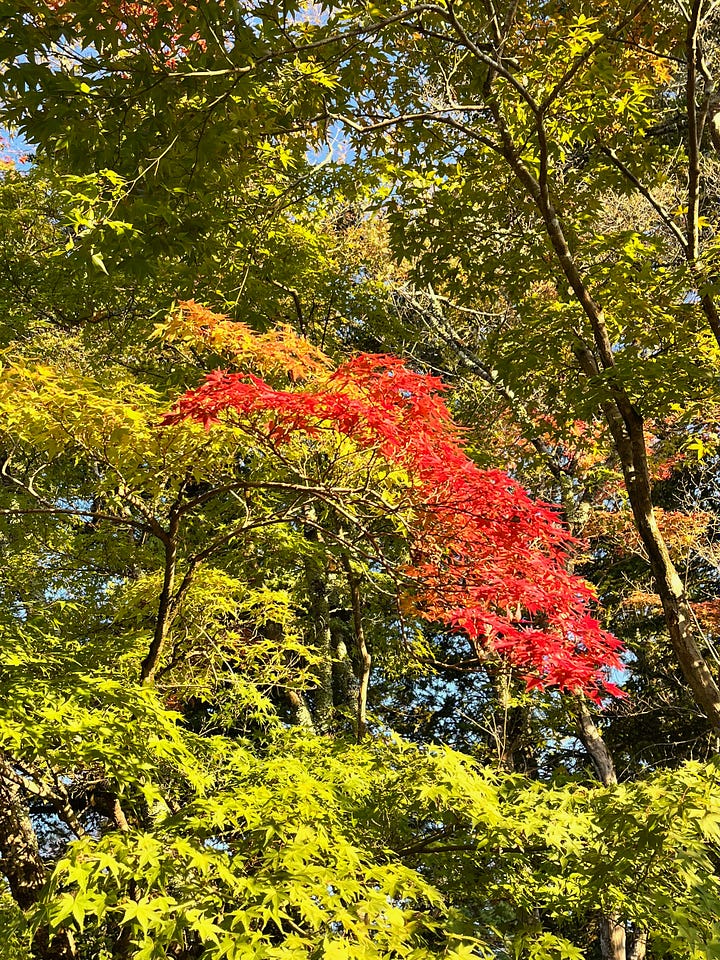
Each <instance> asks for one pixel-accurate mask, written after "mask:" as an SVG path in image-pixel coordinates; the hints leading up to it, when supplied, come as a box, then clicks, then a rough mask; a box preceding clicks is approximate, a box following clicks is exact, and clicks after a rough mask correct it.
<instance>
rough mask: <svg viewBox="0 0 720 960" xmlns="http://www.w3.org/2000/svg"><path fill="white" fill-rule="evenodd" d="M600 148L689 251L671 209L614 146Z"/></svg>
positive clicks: (682, 246) (682, 248)
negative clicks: (621, 157) (639, 176)
mask: <svg viewBox="0 0 720 960" xmlns="http://www.w3.org/2000/svg"><path fill="white" fill-rule="evenodd" d="M600 150H601V152H602V153H604V154H605V156H606V157H608V158H609V159H610V161H611V162H612V163H613V165H614V166H615V167H617V169H618V170H619V171H620V172H621V173H622V175H623V176H624V177H625V178H626V180H629V181H630V183H631V184H632V185H633V186H634V187H635V188H636V189H637V190H638V191H639V193H641V194H642V196H643V197H645V199H646V200H647V202H648V203H649V204H650V206H651V207H652V208H653V210H654V211H655V213H657V215H658V216H659V217H660V219H661V220H662V221H663V223H664V224H665V226H666V227H667V228H668V229H669V230H670V232H671V233H672V235H673V236H674V237H675V239H676V240H677V242H678V244H679V246H680V249H681V250H682V251H683V253H686V252H687V245H688V240H687V238H686V237H684V236H683V233H682V230H681V229H680V228H679V227H678V225H677V224H676V223H675V221H674V220H673V219H672V216H671V214H670V211H669V210H668V209H667V207H665V206H663V204H662V203H660V201H659V200H658V199H657V198H656V197H655V196H653V194H652V192H651V191H650V190H649V189H648V188H647V187H646V186H645V184H644V183H642V182H641V181H640V180H639V179H638V178H637V177H636V176H635V174H634V173H633V172H632V170H631V169H630V168H629V167H628V166H627V164H626V163H624V162H623V161H622V160H621V159H620V157H619V156H618V155H617V153H616V152H615V150H613V149H612V147H606V146H605V145H604V144H601V145H600Z"/></svg>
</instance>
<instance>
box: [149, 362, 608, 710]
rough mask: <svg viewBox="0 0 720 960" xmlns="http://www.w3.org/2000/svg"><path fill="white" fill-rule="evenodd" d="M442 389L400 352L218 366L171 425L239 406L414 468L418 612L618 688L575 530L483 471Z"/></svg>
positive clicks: (578, 688) (532, 668)
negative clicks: (245, 369)
mask: <svg viewBox="0 0 720 960" xmlns="http://www.w3.org/2000/svg"><path fill="white" fill-rule="evenodd" d="M443 392H444V386H443V384H442V382H441V381H440V380H439V379H438V378H437V377H433V376H428V375H425V374H418V373H415V372H413V371H411V370H408V369H407V367H406V366H405V365H404V364H403V362H402V361H401V360H399V359H398V358H396V357H392V356H384V355H374V354H361V355H359V356H357V357H355V358H354V359H351V360H349V361H347V362H346V363H343V364H342V365H341V366H340V367H338V368H337V369H336V370H335V371H334V372H328V373H327V374H326V375H325V376H321V377H320V378H318V379H316V380H315V382H314V383H313V385H312V387H308V386H305V387H304V388H303V389H296V390H280V389H275V388H274V387H273V386H271V385H270V384H269V383H267V382H266V381H265V380H263V379H261V378H259V377H257V376H255V375H253V374H250V373H226V372H222V371H215V372H214V373H211V374H210V375H209V376H207V378H206V380H205V382H204V383H203V384H202V385H201V386H200V387H198V388H197V389H195V390H191V391H189V392H188V393H186V394H185V395H184V396H183V397H181V398H180V400H179V402H178V403H177V405H176V407H175V409H174V411H173V412H172V413H170V414H168V416H167V417H166V418H165V420H164V423H165V424H171V423H175V422H178V421H181V420H184V419H186V418H192V419H194V420H196V421H199V422H201V423H204V424H205V426H206V427H207V428H210V426H211V425H212V424H214V423H218V422H219V421H220V417H221V415H222V414H224V413H227V412H228V411H232V412H233V413H234V415H235V417H236V418H237V419H238V421H239V422H241V423H245V424H247V425H248V426H250V425H252V427H253V429H254V430H258V429H261V430H262V431H263V433H264V435H265V436H266V437H267V439H268V440H269V441H271V443H273V444H274V445H282V444H283V443H284V442H285V441H286V440H287V439H288V438H289V437H291V436H293V435H296V434H298V433H300V434H304V435H306V436H317V435H318V434H319V432H320V431H323V430H333V431H336V432H337V433H339V434H342V435H344V436H346V437H349V438H352V440H353V441H354V442H355V443H356V444H357V445H358V446H359V447H360V448H363V449H368V448H373V449H374V450H376V451H377V453H378V455H380V456H381V457H383V458H384V459H385V460H386V461H387V462H388V463H389V464H392V465H397V466H399V467H401V468H402V469H403V470H405V471H406V472H407V474H408V475H409V477H410V479H411V480H412V483H411V484H410V485H409V486H408V488H407V493H406V496H407V500H408V506H409V507H410V508H411V515H412V516H413V518H414V519H413V521H412V529H411V532H410V552H411V557H412V564H411V566H409V567H408V569H407V571H406V573H407V576H408V578H409V580H410V582H411V583H412V584H413V585H414V589H413V594H412V605H413V609H414V611H415V612H416V613H417V614H418V615H419V616H421V617H423V618H425V619H427V620H429V621H432V622H434V623H438V624H441V625H443V626H444V627H446V628H448V629H450V630H455V631H462V632H464V633H465V634H466V635H467V637H468V638H469V640H470V641H471V643H472V644H473V645H474V648H475V650H476V652H477V655H478V657H479V658H482V657H483V656H485V655H486V654H487V652H488V651H496V652H498V653H501V654H503V655H504V656H506V657H507V658H508V659H509V660H510V661H511V662H512V663H513V664H514V665H516V666H517V667H518V668H519V669H520V670H521V671H522V673H523V675H524V676H525V678H526V682H527V684H528V686H529V687H540V688H545V687H548V686H553V687H558V688H560V689H562V690H567V691H574V692H583V693H585V694H586V695H588V696H590V697H591V698H593V699H595V700H597V699H598V698H599V697H600V695H601V693H602V692H603V691H605V692H607V693H613V694H617V693H619V691H618V690H617V688H616V687H614V686H613V685H612V684H610V683H609V682H607V679H606V676H605V671H606V670H607V669H608V668H616V669H617V668H621V662H620V659H619V651H620V643H619V641H618V640H617V639H616V638H615V637H613V636H612V635H611V634H609V633H607V632H606V631H604V630H603V629H602V628H601V626H600V624H599V623H598V621H597V620H596V619H595V618H594V617H592V616H591V614H590V612H589V604H590V603H591V601H592V599H593V592H592V589H591V588H590V586H589V585H588V584H587V583H585V582H584V581H583V580H582V579H580V578H579V577H577V576H575V575H573V574H572V573H570V572H569V571H568V570H567V566H566V562H567V551H568V549H569V547H570V546H571V545H572V543H573V540H572V538H571V537H570V535H569V534H568V532H567V531H566V529H565V528H564V527H563V525H562V523H561V521H560V518H559V517H558V515H557V513H556V511H555V510H554V509H553V508H552V507H551V506H549V505H547V504H543V503H539V502H537V501H534V500H532V499H531V498H530V497H529V496H528V495H527V494H526V493H525V491H524V490H523V489H522V487H521V486H520V485H519V484H518V483H516V482H515V481H514V480H512V479H511V478H510V477H508V476H507V475H506V474H504V473H502V472H500V471H497V470H481V469H479V468H478V467H477V466H476V464H475V463H474V462H473V461H472V460H471V459H470V458H469V457H468V455H467V454H466V453H465V451H464V450H463V447H462V432H461V430H460V429H459V428H458V427H457V425H456V424H454V422H453V420H452V417H451V415H450V412H449V410H448V408H447V405H446V404H445V402H444V400H443Z"/></svg>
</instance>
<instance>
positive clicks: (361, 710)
mask: <svg viewBox="0 0 720 960" xmlns="http://www.w3.org/2000/svg"><path fill="white" fill-rule="evenodd" d="M343 565H344V567H345V572H346V573H347V577H348V584H349V586H350V600H351V602H352V612H353V626H354V628H355V643H356V646H357V655H358V666H359V671H360V676H359V681H360V683H359V689H358V699H357V724H356V727H357V731H356V732H357V740H358V743H360V741H361V740H362V739H363V737H364V736H365V733H366V732H367V698H368V687H369V685H370V667H371V665H372V657H371V656H370V651H369V650H368V646H367V642H366V640H365V628H364V626H363V620H362V602H361V598H360V580H359V579H358V577H357V576H356V574H355V572H354V571H353V569H352V565H351V563H350V560H349V559H348V557H343Z"/></svg>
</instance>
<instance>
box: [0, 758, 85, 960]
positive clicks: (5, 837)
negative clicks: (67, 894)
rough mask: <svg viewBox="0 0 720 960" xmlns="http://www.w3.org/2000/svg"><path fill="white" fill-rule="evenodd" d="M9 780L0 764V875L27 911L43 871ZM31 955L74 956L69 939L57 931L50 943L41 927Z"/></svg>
mask: <svg viewBox="0 0 720 960" xmlns="http://www.w3.org/2000/svg"><path fill="white" fill-rule="evenodd" d="M13 780H14V778H13V771H12V767H11V766H10V765H9V763H8V761H6V760H0V871H2V874H3V876H4V877H5V879H6V880H7V883H8V887H9V888H10V894H11V895H12V898H13V899H14V901H15V902H16V903H17V905H18V906H19V907H20V909H21V910H24V911H27V910H30V909H31V908H32V907H33V906H35V904H36V903H37V902H38V900H39V899H40V895H41V893H42V890H43V887H44V886H45V881H46V879H47V871H46V869H45V864H44V863H43V861H42V857H41V856H40V848H39V845H38V839H37V835H36V833H35V830H34V829H33V825H32V822H31V820H30V814H29V812H28V809H27V807H26V805H25V802H24V800H23V797H22V795H21V792H20V787H19V786H18V785H16V784H15V783H14V782H13ZM32 953H33V956H36V957H39V958H41V960H71V958H73V957H74V956H75V948H74V942H73V939H72V935H71V934H70V933H69V932H67V931H62V930H60V931H58V932H57V933H56V934H55V936H54V937H53V938H52V939H51V937H50V933H49V931H48V929H47V927H41V928H40V929H39V930H37V932H36V934H35V937H34V939H33V944H32Z"/></svg>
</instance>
